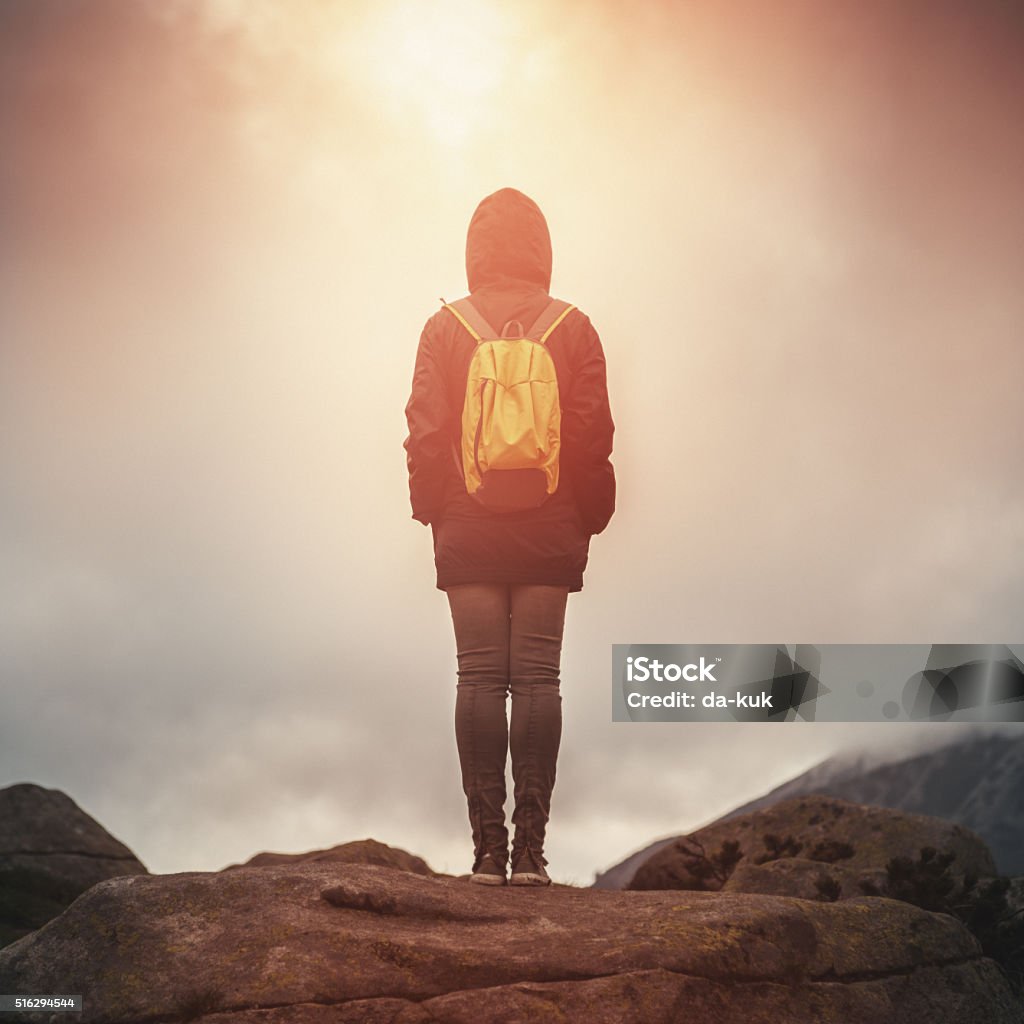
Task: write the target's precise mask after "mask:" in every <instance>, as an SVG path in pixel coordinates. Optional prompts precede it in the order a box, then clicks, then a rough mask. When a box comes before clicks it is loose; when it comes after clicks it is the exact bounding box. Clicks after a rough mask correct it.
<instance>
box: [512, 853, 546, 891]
mask: <svg viewBox="0 0 1024 1024" xmlns="http://www.w3.org/2000/svg"><path fill="white" fill-rule="evenodd" d="M544 864H545V861H544V857H543V856H542V855H541V854H539V853H534V852H533V850H530V849H526V850H523V852H522V853H520V854H518V855H516V856H515V857H514V858H513V859H512V878H511V882H510V884H512V885H550V884H551V879H550V878H549V877H548V873H547V871H545V870H544Z"/></svg>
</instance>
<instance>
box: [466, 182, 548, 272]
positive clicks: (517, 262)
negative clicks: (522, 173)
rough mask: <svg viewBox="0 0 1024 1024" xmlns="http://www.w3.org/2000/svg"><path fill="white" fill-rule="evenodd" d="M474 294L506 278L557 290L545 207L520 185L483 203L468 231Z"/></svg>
mask: <svg viewBox="0 0 1024 1024" xmlns="http://www.w3.org/2000/svg"><path fill="white" fill-rule="evenodd" d="M466 277H467V279H468V282H469V290H470V292H475V291H476V290H477V289H478V288H480V287H482V286H484V285H487V284H494V283H495V282H497V281H501V280H503V279H506V278H514V279H515V280H519V281H531V282H533V283H534V284H539V285H540V286H541V287H542V288H543V289H544V291H548V290H550V288H551V236H550V235H549V234H548V224H547V221H546V220H545V219H544V214H543V213H541V212H540V207H539V206H538V205H537V204H536V203H535V202H534V201H533V200H532V199H531V198H530V197H529V196H526V195H523V193H522V192H520V191H518V190H517V189H514V188H502V189H499V190H498V191H497V192H492V193H491V194H490V195H489V196H487V197H486V198H485V199H482V200H481V201H480V205H479V206H477V208H476V211H475V212H474V213H473V218H472V220H471V221H470V222H469V232H468V234H467V235H466Z"/></svg>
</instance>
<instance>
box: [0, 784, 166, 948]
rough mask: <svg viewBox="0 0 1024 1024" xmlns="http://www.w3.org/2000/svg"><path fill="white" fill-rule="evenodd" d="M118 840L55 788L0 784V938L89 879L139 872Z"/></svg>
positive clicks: (58, 906) (51, 913)
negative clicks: (5, 786)
mask: <svg viewBox="0 0 1024 1024" xmlns="http://www.w3.org/2000/svg"><path fill="white" fill-rule="evenodd" d="M145 873H146V868H145V866H144V865H143V864H142V862H141V861H140V860H139V859H138V858H137V857H136V856H135V854H134V853H132V851H131V850H129V849H128V847H127V846H125V845H124V843H120V842H118V841H117V840H116V839H115V838H114V837H113V836H112V835H111V834H110V833H109V832H107V830H106V829H105V828H103V827H102V826H101V825H100V824H99V823H98V822H96V821H95V820H93V819H92V818H91V817H89V815H88V814H86V813H85V811H83V810H82V809H81V808H80V807H79V806H78V804H76V803H75V802H74V800H72V799H71V798H70V797H69V796H67V795H66V794H64V793H62V792H60V790H57V789H45V788H44V787H42V786H36V785H34V784H32V783H19V784H18V785H16V786H8V787H7V788H6V789H0V946H2V945H4V944H6V943H8V942H13V941H14V940H15V939H17V938H20V937H21V936H22V935H25V934H27V933H28V932H30V931H32V930H33V929H35V928H38V927H39V926H40V925H42V924H45V923H46V922H47V921H49V920H50V919H51V918H53V917H55V916H56V915H57V914H59V913H60V912H61V911H62V910H64V908H65V907H67V906H68V904H70V903H71V901H72V900H74V899H75V897H76V896H78V895H79V894H80V893H82V892H84V891H85V890H86V889H88V888H89V887H90V886H92V885H95V884H96V883H97V882H101V881H103V880H105V879H108V878H114V877H118V876H121V875H138V874H145Z"/></svg>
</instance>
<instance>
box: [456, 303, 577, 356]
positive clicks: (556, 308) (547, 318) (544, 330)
mask: <svg viewBox="0 0 1024 1024" xmlns="http://www.w3.org/2000/svg"><path fill="white" fill-rule="evenodd" d="M444 308H445V309H447V310H448V311H449V312H450V313H451V314H452V315H453V316H454V317H455V319H456V320H458V321H459V323H461V324H462V326H463V327H465V328H466V330H467V331H469V333H470V334H471V335H472V336H473V340H474V341H476V343H477V344H478V345H479V344H480V342H481V341H484V340H485V339H492V338H498V337H501V338H504V337H506V333H505V331H504V330H503V331H502V332H501V334H500V335H499V334H498V332H497V331H496V330H495V329H494V328H493V327H491V325H490V324H489V323H488V322H487V321H486V320H485V319H484V318H483V316H482V315H481V314H480V313H479V311H478V310H477V308H476V306H474V305H473V303H472V302H471V301H470V300H469V299H468V298H465V299H458V300H457V301H456V302H446V303H445V306H444ZM575 308H576V307H575V306H573V305H571V304H570V303H568V302H563V301H562V299H552V300H551V301H550V302H549V303H548V305H547V307H546V308H545V309H544V310H543V311H542V312H541V314H540V316H539V317H537V319H536V321H535V322H534V325H533V326H532V327H531V328H530V330H529V331H527V332H526V334H525V335H524V337H527V338H532V339H533V340H534V341H539V342H540V343H541V344H542V345H546V344H547V340H548V337H549V336H550V334H551V332H552V331H553V330H554V329H555V328H556V327H557V326H558V325H559V324H560V323H561V322H562V320H564V319H565V317H566V316H567V315H568V314H569V313H570V312H571V311H572V310H574V309H575ZM510 323H518V321H509V324H510ZM509 324H506V325H505V328H506V329H507V328H508V326H509ZM520 326H522V325H520Z"/></svg>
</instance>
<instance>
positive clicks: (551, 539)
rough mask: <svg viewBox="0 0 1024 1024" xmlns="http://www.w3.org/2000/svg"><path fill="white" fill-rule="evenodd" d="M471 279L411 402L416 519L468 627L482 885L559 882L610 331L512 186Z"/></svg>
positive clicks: (446, 309) (473, 227)
mask: <svg viewBox="0 0 1024 1024" xmlns="http://www.w3.org/2000/svg"><path fill="white" fill-rule="evenodd" d="M466 274H467V278H468V284H469V292H470V294H469V296H468V297H466V298H464V299H460V300H459V301H457V302H453V303H450V304H448V303H445V304H444V305H443V307H442V308H441V309H440V310H438V311H437V312H436V313H435V314H434V315H433V316H432V317H431V318H430V319H429V320H428V321H427V323H426V325H425V326H424V328H423V333H422V335H421V336H420V341H419V347H418V349H417V352H416V364H415V369H414V372H413V381H412V393H411V395H410V398H409V401H408V404H407V405H406V409H405V413H406V420H407V423H408V428H409V435H408V437H407V438H406V440H405V450H406V455H407V463H408V469H409V492H410V499H411V503H412V517H413V519H416V520H418V521H419V522H421V523H423V524H425V525H429V526H430V527H431V529H432V531H433V540H434V564H435V567H436V570H437V587H438V589H440V590H444V591H445V592H446V593H447V596H448V602H449V605H450V608H451V615H452V623H453V625H454V629H455V644H456V650H457V658H458V684H457V690H456V701H455V737H456V743H457V746H458V751H459V760H460V766H461V771H462V787H463V791H464V792H465V794H466V799H467V802H468V808H469V821H470V826H471V829H472V836H473V846H474V860H473V868H472V872H471V874H470V881H472V882H477V883H480V884H485V885H504V884H506V881H510V882H511V884H513V885H548V884H550V881H551V879H550V878H549V876H548V873H547V871H546V870H545V865H546V864H547V860H546V858H545V857H544V838H545V832H546V827H547V823H548V817H549V810H550V804H551V792H552V789H553V787H554V783H555V763H556V760H557V757H558V747H559V741H560V739H561V731H562V709H561V694H560V692H559V674H560V661H561V650H562V632H563V626H564V622H565V607H566V600H567V596H568V594H570V593H573V592H575V591H579V590H582V588H583V572H584V569H585V568H586V565H587V557H588V551H589V545H590V538H591V536H593V535H594V534H597V533H600V532H601V531H602V530H603V529H604V528H605V526H606V525H607V524H608V521H609V519H610V518H611V516H612V512H613V511H614V508H615V474H614V470H613V468H612V465H611V462H610V461H609V456H610V455H611V451H612V435H613V431H614V424H613V422H612V416H611V411H610V409H609V404H608V391H607V384H606V375H605V357H604V351H603V349H602V347H601V341H600V338H599V337H598V335H597V332H596V331H595V330H594V327H593V325H592V324H591V322H590V319H589V318H588V317H587V316H586V315H585V314H584V313H583V312H582V311H581V310H579V309H578V308H576V307H575V306H572V305H569V304H568V303H566V302H562V301H560V300H558V299H552V297H551V296H550V295H549V294H548V290H549V288H550V284H551V239H550V236H549V234H548V226H547V222H546V221H545V219H544V215H543V214H542V213H541V211H540V208H539V207H538V206H537V204H536V203H535V202H534V201H533V200H532V199H530V198H529V197H527V196H525V195H524V194H523V193H522V192H519V191H517V190H516V189H513V188H503V189H500V190H499V191H497V192H494V193H493V194H491V195H489V196H487V197H486V198H485V199H483V200H482V201H481V202H480V204H479V205H478V206H477V208H476V211H475V212H474V214H473V217H472V219H471V221H470V224H469V232H468V235H467V239H466ZM441 301H442V303H444V300H443V299H442V300H441ZM509 695H511V715H510V717H508V716H507V710H508V709H507V701H508V697H509ZM510 750H511V755H512V777H513V780H514V799H515V808H514V811H513V814H512V823H513V825H514V826H515V833H514V836H513V839H512V850H511V877H510V878H508V877H507V875H506V872H507V871H508V866H509V849H508V839H509V835H508V829H507V828H506V825H505V796H506V794H505V765H506V761H507V758H508V754H509V751H510Z"/></svg>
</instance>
